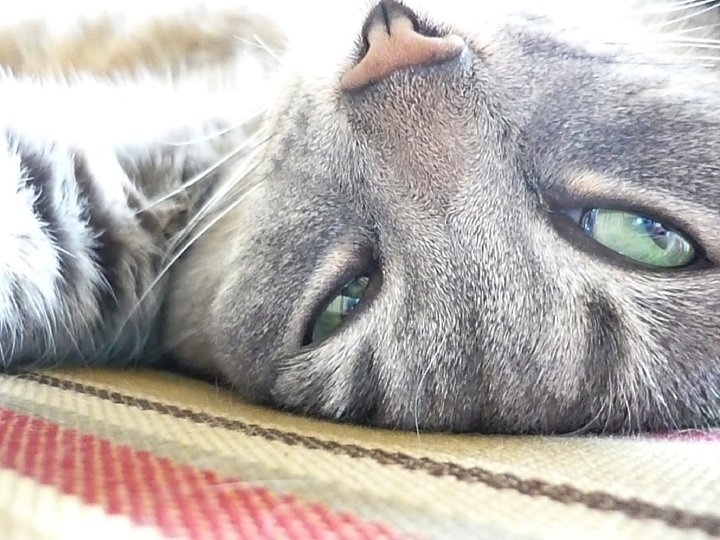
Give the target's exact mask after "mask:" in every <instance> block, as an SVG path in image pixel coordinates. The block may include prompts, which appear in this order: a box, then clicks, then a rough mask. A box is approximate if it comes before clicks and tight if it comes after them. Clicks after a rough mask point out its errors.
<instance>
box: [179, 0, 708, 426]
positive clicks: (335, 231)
mask: <svg viewBox="0 0 720 540" xmlns="http://www.w3.org/2000/svg"><path fill="white" fill-rule="evenodd" d="M444 4H447V3H444ZM583 4H587V3H583ZM407 5H408V7H410V8H411V9H412V10H413V11H414V12H415V15H414V16H416V19H415V20H414V22H413V24H414V25H415V26H414V28H415V29H416V31H417V32H419V33H420V34H425V35H431V36H447V35H454V36H458V37H459V38H461V39H462V45H461V47H460V49H459V52H458V54H456V55H454V56H452V57H451V58H449V59H446V60H445V61H444V62H441V63H435V64H433V65H428V66H414V67H411V68H409V69H398V70H395V71H392V72H390V73H385V74H383V75H382V76H381V77H379V78H378V80H374V81H372V82H371V84H367V85H364V86H361V87H360V88H353V89H352V90H348V89H346V88H344V87H343V84H342V80H343V76H344V75H345V74H346V73H348V72H349V71H350V70H352V69H353V66H355V65H356V64H358V62H360V61H361V59H362V58H363V56H364V55H365V54H366V53H367V51H366V46H367V41H366V40H364V39H363V34H362V31H363V22H364V19H365V17H366V16H367V15H368V13H369V12H370V9H371V8H372V7H373V6H374V4H372V5H370V6H369V7H366V8H364V11H360V12H358V13H362V15H361V16H358V17H356V18H354V19H353V20H351V21H350V22H349V23H348V25H346V26H344V25H340V23H338V24H337V25H335V27H333V28H332V29H331V30H328V32H333V35H334V37H333V38H332V39H330V38H329V37H328V39H327V40H325V43H324V44H323V43H322V42H323V40H322V39H320V40H319V41H320V42H321V46H323V45H324V47H325V49H326V50H325V51H324V54H323V55H322V56H320V55H318V56H311V55H308V56H305V57H303V58H301V67H300V69H299V72H300V73H301V75H300V76H298V77H296V78H293V79H292V80H291V82H290V83H289V84H288V86H287V88H286V91H285V94H284V97H283V98H282V99H281V100H280V102H279V103H278V106H277V109H276V111H275V112H274V114H273V115H271V116H270V118H269V120H268V124H267V135H268V137H269V138H268V142H267V143H266V144H264V145H263V147H262V149H261V160H260V162H259V164H257V166H255V167H253V168H252V169H251V171H250V172H249V173H248V175H247V179H246V180H244V182H246V183H251V184H253V185H256V184H257V186H256V187H255V188H254V189H253V190H252V191H251V192H250V193H249V194H248V195H246V196H244V197H243V198H242V199H238V200H237V201H234V202H236V204H234V205H233V206H232V208H231V209H230V210H229V211H228V213H227V214H226V215H225V217H224V218H223V219H222V220H221V221H220V222H219V224H218V225H217V226H216V227H214V228H213V229H212V230H211V231H210V232H209V233H208V234H207V237H206V239H205V241H203V242H199V243H198V245H197V246H196V248H195V249H194V250H193V251H192V252H191V253H190V255H189V257H188V258H187V260H186V261H185V262H184V263H182V264H181V265H180V266H179V268H178V270H177V272H178V275H177V277H176V279H177V281H178V285H176V286H175V287H174V289H175V291H176V292H174V293H173V296H172V297H171V302H170V317H171V324H170V327H171V328H172V329H173V332H174V333H177V334H182V333H184V335H186V336H187V337H188V339H187V341H186V342H185V343H184V344H183V345H181V346H180V347H179V348H178V353H179V355H180V356H182V357H184V358H185V361H186V362H187V363H192V362H193V361H196V360H197V359H198V358H201V357H203V358H205V359H206V360H207V361H206V364H207V365H206V366H205V367H210V368H211V369H214V370H216V371H219V372H220V373H222V375H223V376H224V377H225V378H226V379H227V380H228V381H229V382H231V383H232V384H233V385H234V387H235V388H236V389H237V391H238V392H239V393H240V394H241V395H243V396H246V397H248V398H250V399H253V400H258V401H264V402H270V403H273V404H276V405H279V406H283V407H288V408H292V409H298V410H302V411H306V412H309V413H312V414H316V415H320V416H325V417H330V418H339V419H344V420H349V421H357V422H367V423H371V424H379V425H386V426H395V427H402V428H415V427H419V428H427V429H452V430H477V431H504V432H538V431H541V432H550V431H573V430H580V429H584V428H588V429H592V430H606V429H607V430H634V429H645V428H650V429H659V428H669V427H675V426H693V425H704V424H707V423H712V422H714V423H717V422H718V421H720V397H719V393H720V315H718V314H720V273H719V272H718V271H717V269H716V263H717V262H718V261H720V153H719V152H718V151H717V148H718V144H719V143H720V94H718V92H717V91H716V89H717V88H718V86H717V83H718V82H719V81H718V76H717V70H714V69H712V68H706V67H699V66H698V63H699V61H698V60H695V59H693V58H691V57H693V56H703V57H706V58H707V57H709V56H710V53H713V52H714V50H713V49H708V50H705V49H697V48H696V49H690V50H688V49H687V47H686V46H687V42H683V43H682V47H681V48H682V49H683V51H685V52H684V54H685V53H687V54H688V55H689V56H688V57H687V58H685V59H684V60H681V61H678V59H677V57H675V56H672V55H671V54H669V53H671V52H676V51H670V50H669V49H665V48H664V47H663V46H662V45H658V47H654V46H653V47H649V48H647V49H643V47H648V45H649V44H650V42H649V41H648V39H649V38H648V37H646V36H645V34H638V28H644V29H643V30H642V32H645V31H646V30H647V28H648V26H647V24H651V25H655V26H662V24H663V17H665V18H666V19H672V18H678V17H679V16H681V15H684V14H687V12H684V11H682V10H680V11H677V12H672V11H669V10H668V11H662V10H663V9H664V10H667V8H668V6H667V5H664V6H655V7H656V8H657V9H655V10H653V9H650V8H648V10H649V11H647V12H642V13H640V12H638V11H636V12H634V13H633V14H632V15H633V17H636V18H637V19H638V20H640V19H642V20H643V21H644V22H645V23H646V26H645V27H635V26H632V25H631V23H630V22H628V19H627V17H626V14H622V13H620V12H618V14H617V15H615V16H614V18H613V17H607V14H606V17H607V21H609V22H611V21H612V20H616V21H617V22H618V26H623V25H625V24H627V25H628V26H629V30H627V29H624V28H622V29H621V28H615V29H611V28H607V30H608V32H609V33H610V36H609V37H608V38H607V39H606V40H601V41H597V40H595V39H594V38H592V36H590V35H589V34H588V32H585V33H583V31H582V29H579V30H578V31H575V30H576V29H573V28H569V27H568V26H565V27H564V28H565V30H566V31H563V32H561V31H559V29H558V28H559V27H558V26H557V21H556V20H555V19H554V18H553V17H552V16H551V17H547V18H545V17H542V18H541V17H538V16H537V14H534V13H532V12H529V11H524V10H520V11H513V12H511V13H509V14H502V16H501V14H497V13H494V12H493V13H489V12H486V11H484V10H483V9H482V8H481V7H474V8H465V9H464V10H460V11H459V12H458V14H459V15H460V17H458V18H457V19H453V16H452V14H450V12H451V11H452V10H451V9H449V7H448V6H447V5H445V6H443V9H444V10H446V11H447V12H448V15H444V14H441V11H440V8H433V7H432V6H430V7H427V8H426V10H422V9H420V7H418V6H415V5H413V3H412V2H409V3H408V4H407ZM386 8H388V9H392V8H391V4H390V3H388V4H386ZM567 9H571V8H569V7H568V8H567ZM567 9H565V10H559V11H558V14H560V15H562V16H566V15H567ZM386 13H387V12H386ZM600 13H601V12H600V11H598V15H599V14H600ZM491 15H492V16H491ZM506 15H507V16H506ZM646 16H647V17H646ZM699 17H700V18H699V19H698V18H695V20H694V21H693V22H692V24H691V26H693V27H694V26H700V25H701V23H702V22H703V21H705V19H704V18H703V16H699ZM561 18H562V17H561ZM587 18H588V19H590V22H591V23H592V15H590V14H588V16H587ZM455 20H457V21H460V22H459V23H455V22H453V21H455ZM633 20H634V19H633ZM648 21H649V22H648ZM561 23H562V21H561ZM323 24H325V23H319V22H318V29H316V30H313V32H323V29H322V26H323ZM597 24H604V23H603V22H601V21H597ZM591 26H592V25H591ZM367 28H368V25H367V24H366V25H365V31H366V34H367ZM673 28H675V27H673ZM596 30H597V28H596ZM611 30H612V31H615V30H617V32H619V33H623V32H627V34H624V35H625V41H624V42H623V43H620V44H619V43H617V42H613V35H614V34H613V33H612V32H611ZM308 31H309V30H308ZM650 35H655V34H654V33H649V34H648V36H650ZM687 35H690V36H695V34H692V33H689V34H682V36H683V38H685V37H686V36H687ZM627 36H635V38H634V39H636V40H637V41H638V43H628V42H627V39H626V38H627ZM321 37H322V36H321ZM454 39H455V38H454ZM686 41H687V40H686ZM371 45H372V44H371ZM707 62H709V63H711V64H712V63H714V61H713V60H707ZM593 209H598V212H591V210H593ZM618 211H622V212H626V214H623V213H619V212H618ZM629 214H632V215H629ZM643 218H645V219H643ZM668 230H669V231H670V232H668ZM653 232H654V233H656V234H657V236H656V238H655V240H652V239H651V238H650V237H649V236H648V234H650V233H653ZM593 236H594V238H593ZM685 241H687V243H685ZM603 244H606V245H605V246H603ZM618 252H625V253H626V256H623V255H620V254H619V253H618ZM628 253H629V256H628V255H627V254H628ZM664 266H675V268H664ZM363 276H366V277H368V278H369V283H368V284H367V288H366V289H365V292H364V294H363V295H361V296H360V301H359V303H357V304H356V306H355V307H354V309H353V310H352V311H351V312H350V314H349V315H348V316H347V317H345V318H344V319H342V318H338V317H333V316H331V315H328V314H325V315H323V314H322V312H323V310H324V309H325V307H326V306H327V304H328V303H329V302H330V301H331V300H332V299H333V298H334V297H336V296H337V295H338V294H339V293H340V292H341V290H342V289H343V287H344V286H345V285H347V284H348V283H350V284H351V287H350V288H351V289H352V287H355V288H356V289H358V288H359V289H362V287H361V286H362V285H364V283H365V282H366V281H368V280H362V279H359V280H358V279H356V278H361V277H363ZM343 294H344V295H345V297H344V298H341V299H339V300H336V301H335V305H337V304H339V303H344V306H345V307H347V306H350V305H353V304H355V301H354V298H355V297H356V296H357V291H352V290H349V289H346V290H345V291H344V293H343ZM340 296H343V295H342V294H341V295H340ZM336 309H342V308H336ZM173 312H175V313H177V315H173ZM189 312H193V313H199V314H200V315H195V316H191V315H189V314H188V313H189ZM173 318H174V319H173ZM341 319H342V320H341ZM323 324H324V325H326V327H325V328H324V329H321V328H320V326H322V325H323ZM183 325H185V328H183ZM328 325H329V326H328ZM187 327H190V328H187ZM313 331H315V335H314V336H313Z"/></svg>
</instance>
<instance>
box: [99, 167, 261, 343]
mask: <svg viewBox="0 0 720 540" xmlns="http://www.w3.org/2000/svg"><path fill="white" fill-rule="evenodd" d="M255 161H256V160H255ZM256 166H257V165H254V166H252V167H250V168H248V169H247V170H243V171H240V172H239V173H238V174H236V175H235V176H234V177H233V178H232V179H231V180H230V181H229V182H228V183H227V186H228V187H227V188H225V189H224V190H221V191H220V192H219V194H218V195H220V197H215V198H214V200H212V201H211V202H210V203H208V204H206V205H205V206H204V207H203V210H205V209H207V208H210V209H212V208H214V206H215V204H217V202H219V200H221V199H222V198H223V197H224V195H226V194H227V193H228V192H229V191H230V190H234V189H235V188H237V185H238V184H239V183H240V182H241V181H242V180H243V179H245V178H247V177H248V175H250V174H252V172H253V171H254V170H255V168H256ZM258 184H259V182H256V183H255V184H253V185H251V186H244V187H243V189H242V190H241V191H239V192H236V194H235V195H236V196H235V199H234V200H233V201H232V203H230V204H229V205H228V206H227V207H226V208H225V209H224V210H223V211H221V212H219V213H218V215H216V216H215V217H213V218H212V219H210V220H209V221H208V223H206V224H205V226H203V227H202V228H201V229H200V230H199V231H198V232H197V233H196V234H195V235H193V236H192V237H190V238H189V239H188V238H187V235H183V236H184V237H183V238H182V240H181V241H180V242H177V243H176V244H180V243H182V242H185V240H187V241H186V242H185V243H184V245H182V247H179V248H178V247H177V245H176V246H173V248H172V249H171V250H170V253H173V255H172V256H171V257H170V259H169V260H168V261H167V262H166V263H165V264H164V265H163V267H162V269H161V270H160V271H159V272H158V274H157V276H156V277H155V278H154V279H153V280H152V282H151V283H150V284H149V285H148V286H147V287H146V289H145V291H144V292H143V293H142V294H140V295H139V297H138V299H137V301H136V302H135V304H134V306H133V307H132V308H130V309H129V310H128V313H127V315H126V316H125V317H124V319H123V321H122V323H121V324H120V325H119V327H118V329H117V331H116V332H115V336H114V337H113V338H112V340H111V341H110V343H109V345H108V350H112V349H113V348H114V346H115V345H116V344H117V341H118V339H120V337H121V336H122V334H123V332H124V331H125V328H126V327H127V324H128V323H129V322H130V321H131V320H132V318H133V316H134V315H135V313H136V312H137V310H138V309H140V307H141V306H142V304H143V303H144V302H145V300H147V298H148V296H149V295H150V293H151V292H152V291H153V290H154V289H155V287H157V286H158V284H159V283H160V282H161V281H162V280H163V278H164V277H165V276H166V274H167V273H168V271H169V270H170V269H171V268H172V266H173V265H174V264H175V263H176V262H177V261H178V260H179V259H180V257H182V255H183V254H184V253H185V252H186V251H187V250H188V249H190V248H191V247H192V246H193V245H194V244H195V242H197V240H198V239H199V238H201V237H202V236H203V235H204V234H205V233H207V232H208V231H209V230H210V229H211V228H212V227H214V226H215V225H216V224H217V223H218V222H219V221H220V220H222V219H223V218H224V217H225V216H226V215H227V214H229V213H230V212H231V211H232V210H233V209H235V208H236V207H237V206H238V205H239V204H240V203H242V202H243V201H244V199H245V197H246V196H247V195H248V194H249V193H250V192H251V190H252V189H253V188H254V187H255V186H257V185H258ZM208 212H209V210H207V211H200V212H198V213H197V215H196V219H195V220H194V223H195V224H197V223H198V222H200V221H202V220H204V219H205V218H206V217H207V214H208ZM193 228H194V227H193Z"/></svg>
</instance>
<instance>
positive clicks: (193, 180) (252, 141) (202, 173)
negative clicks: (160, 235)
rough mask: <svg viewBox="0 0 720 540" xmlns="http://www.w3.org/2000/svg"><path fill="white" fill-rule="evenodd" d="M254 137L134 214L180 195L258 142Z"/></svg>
mask: <svg viewBox="0 0 720 540" xmlns="http://www.w3.org/2000/svg"><path fill="white" fill-rule="evenodd" d="M256 139H257V138H256V137H254V136H253V137H248V138H247V139H246V140H244V141H243V142H242V143H240V144H239V145H237V146H236V147H235V148H233V149H232V150H230V151H229V152H228V153H227V154H225V155H224V156H222V157H221V158H219V159H218V160H216V161H215V162H214V163H213V164H212V165H210V166H209V167H206V168H205V169H203V170H202V171H200V172H199V173H197V174H196V175H194V176H193V177H192V178H189V179H188V180H186V181H185V182H183V183H182V184H180V185H179V186H178V187H177V188H175V189H173V190H171V191H169V192H168V193H165V194H164V195H162V196H160V197H158V198H156V199H153V200H152V201H149V202H148V204H147V205H145V206H143V207H142V208H140V209H138V210H137V211H136V214H139V213H141V212H146V211H148V210H150V209H152V208H153V207H155V206H157V205H158V204H160V203H163V202H165V201H167V200H168V199H172V198H173V197H176V196H177V195H180V194H181V193H184V192H185V191H186V190H187V189H188V188H189V187H192V186H194V185H195V184H197V183H198V182H201V181H202V180H204V179H205V178H208V177H209V176H210V175H211V174H212V173H213V172H215V171H216V170H218V169H219V168H220V167H222V166H223V165H224V164H226V163H227V162H228V161H230V160H231V159H233V158H235V157H236V156H238V155H239V154H241V153H242V152H243V151H244V150H247V149H248V148H249V147H251V146H253V145H255V144H258V141H257V140H256Z"/></svg>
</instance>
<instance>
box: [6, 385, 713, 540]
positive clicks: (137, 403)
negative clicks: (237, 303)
mask: <svg viewBox="0 0 720 540" xmlns="http://www.w3.org/2000/svg"><path fill="white" fill-rule="evenodd" d="M18 377H19V378H21V379H25V380H29V381H33V382H36V383H39V384H43V385H46V386H51V387H53V388H59V389H62V390H70V391H73V392H76V393H80V394H85V395H89V396H93V397H96V398H100V399H103V400H107V401H111V402H113V403H117V404H120V405H126V406H128V407H136V408H139V409H142V410H147V411H155V412H157V413H160V414H165V415H168V416H172V417H175V418H180V419H184V420H191V421H193V422H195V423H197V424H203V425H209V426H211V427H219V428H222V429H227V430H231V431H239V432H242V433H244V434H246V435H249V436H252V437H261V438H263V439H265V440H268V441H278V442H282V443H284V444H287V445H290V446H303V447H304V448H309V449H317V450H324V451H327V452H332V453H334V454H340V455H344V456H349V457H352V458H366V459H371V460H374V461H375V462H376V463H379V464H381V465H395V466H398V467H401V468H403V469H406V470H409V471H413V472H417V471H422V472H424V473H426V474H429V475H431V476H437V477H452V478H455V479H457V480H460V481H462V482H467V483H480V484H484V485H486V486H488V487H491V488H493V489H509V490H512V491H515V492H517V493H521V494H523V495H528V496H530V497H547V498H549V499H552V500H553V501H557V502H560V503H563V504H573V503H575V504H580V505H582V506H585V507H587V508H590V509H593V510H600V511H605V512H620V513H622V514H625V515H626V516H628V517H630V518H635V519H656V520H658V521H662V522H663V523H665V524H666V525H669V526H670V527H674V528H677V529H699V530H701V531H703V532H705V533H707V534H709V535H711V536H719V537H720V517H718V516H714V515H710V514H693V513H691V512H686V511H684V510H680V509H678V508H673V507H669V506H655V505H652V504H650V503H647V502H645V501H641V500H639V499H636V498H628V499H623V498H619V497H614V496H613V495H610V494H608V493H603V492H601V491H582V490H579V489H577V488H574V487H572V486H569V485H567V484H550V483H547V482H543V481H541V480H530V479H522V478H519V477H517V476H515V475H512V474H507V473H493V472H491V471H488V470H487V469H483V468H481V467H463V466H461V465H458V464H456V463H449V462H441V461H435V460H433V459H430V458H427V457H422V458H416V457H413V456H409V455H407V454H402V453H400V452H388V451H387V450H381V449H379V448H363V447H361V446H357V445H354V444H341V443H338V442H334V441H326V440H323V439H318V438H316V437H309V436H304V435H299V434H297V433H292V432H287V431H282V430H279V429H275V428H268V427H262V426H259V425H256V424H248V423H246V422H242V421H240V420H232V419H230V418H224V417H222V416H213V415H210V414H207V413H204V412H198V411H194V410H191V409H184V408H181V407H177V406H175V405H167V404H164V403H160V402H157V401H150V400H148V399H143V398H137V397H133V396H128V395H126V394H121V393H119V392H114V391H110V390H106V389H103V388H97V387H94V386H90V385H86V384H82V383H78V382H75V381H70V380H65V379H60V378H57V377H52V376H49V375H44V374H39V373H23V374H20V375H18Z"/></svg>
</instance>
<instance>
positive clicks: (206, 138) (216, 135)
mask: <svg viewBox="0 0 720 540" xmlns="http://www.w3.org/2000/svg"><path fill="white" fill-rule="evenodd" d="M264 112H265V111H264V110H261V111H258V112H256V113H254V114H251V115H249V116H248V117H247V118H245V119H243V120H240V121H239V122H235V123H234V124H230V125H229V126H228V127H224V128H222V129H219V130H217V131H214V132H211V133H207V134H205V135H201V136H198V137H195V138H193V139H187V140H181V141H163V142H162V144H164V145H165V146H192V145H195V144H200V143H204V142H208V141H212V140H213V139H217V138H219V137H223V136H224V135H227V134H228V133H231V132H232V131H235V130H236V129H240V128H243V127H245V126H246V125H247V124H248V123H249V122H252V121H253V120H257V119H258V118H260V117H262V115H263V114H264Z"/></svg>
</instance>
